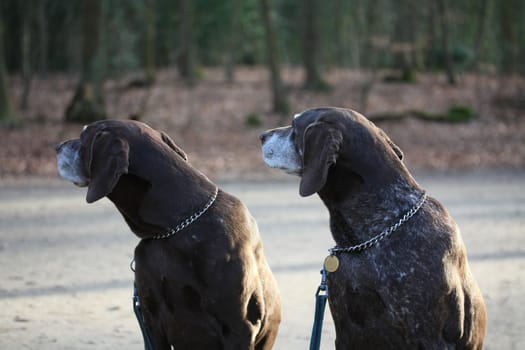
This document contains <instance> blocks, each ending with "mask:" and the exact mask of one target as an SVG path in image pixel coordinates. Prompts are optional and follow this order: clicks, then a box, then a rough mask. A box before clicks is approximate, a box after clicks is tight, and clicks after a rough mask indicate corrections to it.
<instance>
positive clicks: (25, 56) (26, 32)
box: [19, 0, 35, 111]
mask: <svg viewBox="0 0 525 350" xmlns="http://www.w3.org/2000/svg"><path fill="white" fill-rule="evenodd" d="M19 5H20V14H21V17H22V30H21V34H20V36H21V38H20V39H21V40H20V41H21V51H22V52H21V53H22V62H21V64H22V96H21V98H20V109H21V110H22V111H26V110H27V109H28V107H29V94H30V93H31V81H32V79H33V69H32V59H31V56H32V50H31V48H32V47H33V42H32V41H33V40H32V35H31V24H32V20H33V11H34V5H35V3H34V1H32V0H26V1H25V2H20V3H19Z"/></svg>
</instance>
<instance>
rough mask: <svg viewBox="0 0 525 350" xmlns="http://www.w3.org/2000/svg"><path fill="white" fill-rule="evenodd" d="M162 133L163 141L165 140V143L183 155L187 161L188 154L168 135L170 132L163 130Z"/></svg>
mask: <svg viewBox="0 0 525 350" xmlns="http://www.w3.org/2000/svg"><path fill="white" fill-rule="evenodd" d="M160 135H161V137H162V141H164V143H165V144H167V145H168V146H169V147H170V148H171V149H172V150H174V151H175V152H176V153H177V154H178V155H179V156H181V157H182V159H184V161H185V162H187V161H188V156H187V155H186V153H185V152H184V151H183V150H182V149H181V148H180V147H179V146H177V145H176V144H175V142H173V140H172V139H171V137H169V136H168V134H166V133H165V132H161V133H160Z"/></svg>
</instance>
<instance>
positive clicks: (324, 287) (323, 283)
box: [315, 267, 328, 296]
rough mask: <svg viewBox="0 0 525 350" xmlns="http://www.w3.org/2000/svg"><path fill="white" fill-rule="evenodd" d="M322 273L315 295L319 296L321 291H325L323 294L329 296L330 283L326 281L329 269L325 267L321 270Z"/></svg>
mask: <svg viewBox="0 0 525 350" xmlns="http://www.w3.org/2000/svg"><path fill="white" fill-rule="evenodd" d="M320 274H321V284H320V285H319V287H318V288H317V293H315V296H318V295H319V294H321V293H324V294H323V295H326V296H328V285H327V283H326V279H327V277H328V271H326V269H325V268H324V267H323V268H322V269H321V271H320Z"/></svg>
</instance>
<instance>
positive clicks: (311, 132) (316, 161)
mask: <svg viewBox="0 0 525 350" xmlns="http://www.w3.org/2000/svg"><path fill="white" fill-rule="evenodd" d="M342 141H343V134H342V132H341V130H339V129H338V128H337V127H336V125H334V124H329V123H324V122H317V123H314V124H312V125H310V126H309V127H308V128H306V130H305V132H304V136H303V174H302V177H301V184H300V186H299V193H300V195H301V196H303V197H306V196H310V195H312V194H314V193H316V192H318V191H319V190H321V188H323V186H324V184H325V183H326V178H327V177H328V170H329V169H330V167H331V166H332V165H334V164H335V163H336V161H337V157H338V155H339V149H340V148H341V143H342Z"/></svg>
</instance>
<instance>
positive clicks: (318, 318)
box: [310, 266, 328, 350]
mask: <svg viewBox="0 0 525 350" xmlns="http://www.w3.org/2000/svg"><path fill="white" fill-rule="evenodd" d="M326 276H328V271H326V268H325V267H324V266H323V269H322V270H321V284H320V285H319V287H318V288H317V292H316V293H315V316H314V325H313V327H312V337H311V338H310V350H318V349H319V347H320V346H321V332H322V330H323V320H324V310H325V308H326V299H327V298H328V286H327V285H326Z"/></svg>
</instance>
